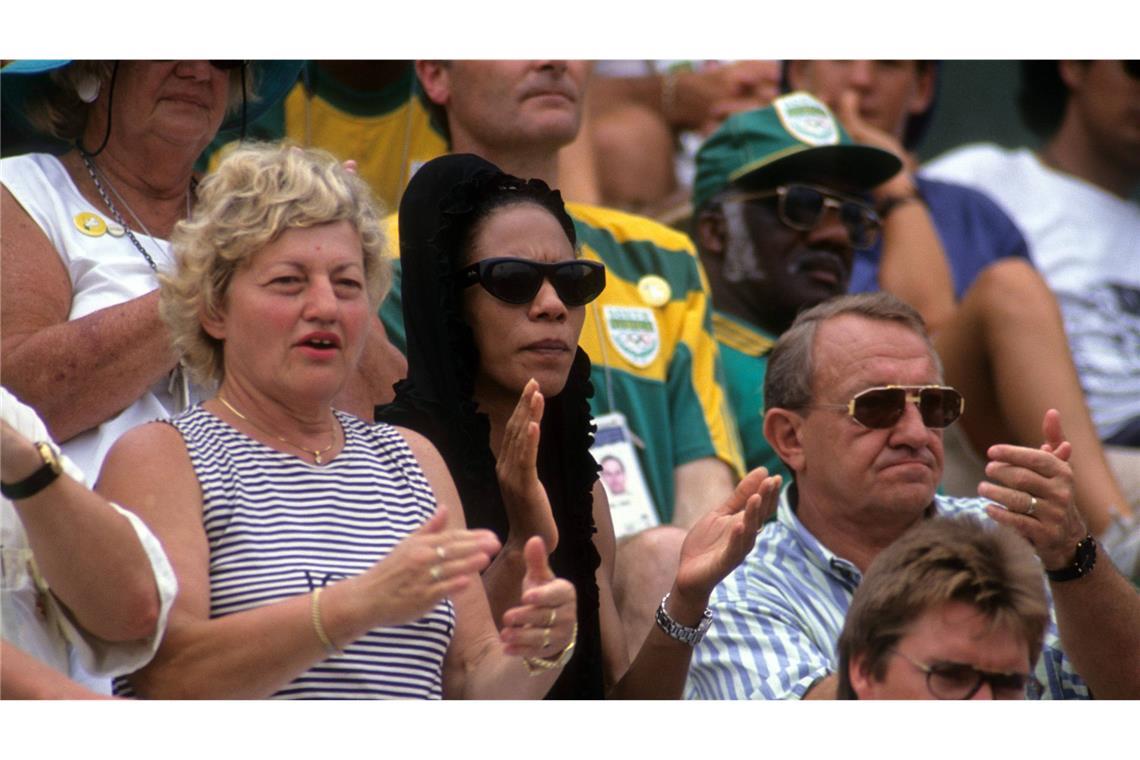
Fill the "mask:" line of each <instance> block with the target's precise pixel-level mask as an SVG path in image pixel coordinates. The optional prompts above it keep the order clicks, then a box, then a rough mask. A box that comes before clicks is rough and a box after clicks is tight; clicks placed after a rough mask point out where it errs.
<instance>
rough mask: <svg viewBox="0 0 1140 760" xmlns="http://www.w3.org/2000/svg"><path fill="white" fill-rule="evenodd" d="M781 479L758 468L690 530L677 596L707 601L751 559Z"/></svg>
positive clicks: (684, 547) (683, 552)
mask: <svg viewBox="0 0 1140 760" xmlns="http://www.w3.org/2000/svg"><path fill="white" fill-rule="evenodd" d="M781 480H782V478H781V477H780V476H779V475H772V476H769V475H768V471H767V470H765V469H764V468H763V467H757V468H756V469H755V470H753V471H752V472H750V473H748V474H747V475H746V476H744V479H743V480H742V481H740V484H739V485H737V486H736V490H735V491H733V494H732V496H730V497H729V498H728V500H727V501H725V503H724V504H722V505H721V506H719V507H717V508H716V509H714V510H712V511H711V512H709V513H708V514H706V515H705V516H704V517H702V518H701V519H700V520H698V521H697V523H696V524H695V525H693V527H692V528H690V529H689V533H688V535H686V536H685V541H684V543H683V544H682V545H681V564H680V566H679V567H678V569H677V580H676V593H677V594H679V595H685V596H688V597H690V598H692V599H707V598H708V595H709V594H711V593H712V590H713V588H714V587H715V586H716V584H718V583H720V581H721V579H723V578H724V577H725V576H726V575H728V574H729V573H730V572H732V570H733V569H734V568H735V567H736V566H737V565H739V564H740V563H741V561H743V559H744V558H745V557H746V556H748V553H749V552H750V551H752V547H753V545H754V544H755V543H756V534H757V533H758V532H759V531H760V528H761V526H762V525H763V524H764V521H765V520H767V519H768V517H770V516H771V515H772V514H773V512H775V510H776V502H777V499H778V498H779V493H780V483H781ZM700 606H701V607H703V606H704V605H703V603H702V604H701V605H700Z"/></svg>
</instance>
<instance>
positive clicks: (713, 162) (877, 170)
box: [693, 92, 902, 210]
mask: <svg viewBox="0 0 1140 760" xmlns="http://www.w3.org/2000/svg"><path fill="white" fill-rule="evenodd" d="M901 168H902V161H900V160H899V158H898V156H896V155H895V154H893V153H891V152H890V151H886V150H881V149H879V148H872V147H871V146H869V145H859V144H857V143H855V142H854V141H853V140H852V139H851V137H850V135H848V134H847V132H845V131H844V130H843V127H842V126H840V124H839V121H838V120H837V119H836V118H835V116H834V115H833V114H832V113H831V111H830V110H828V108H827V106H825V105H824V104H823V103H821V102H819V101H818V100H816V99H815V98H814V97H812V96H811V95H809V94H808V93H806V92H793V93H789V94H787V95H784V96H782V97H779V98H776V99H775V100H774V101H772V105H770V106H768V107H767V108H759V109H756V110H755V111H743V112H741V113H738V114H734V115H732V116H730V117H729V118H727V119H725V121H724V123H723V124H721V125H720V128H719V129H717V131H716V132H714V133H713V134H712V136H710V137H709V139H708V140H706V141H705V142H704V144H703V145H701V148H700V150H698V151H697V176H696V179H695V180H694V181H693V208H694V209H695V210H700V208H701V207H702V206H703V205H704V204H705V203H706V202H708V200H709V199H710V198H712V197H713V196H714V195H716V194H717V193H718V192H720V191H721V190H722V189H724V188H725V187H727V186H728V185H732V186H733V187H736V188H738V189H740V190H745V191H751V190H766V189H770V188H773V187H776V186H778V185H782V184H786V183H788V182H804V183H808V184H829V183H830V184H834V183H839V184H840V185H841V187H837V188H836V189H837V190H845V191H848V192H861V191H864V190H870V189H871V188H873V187H875V186H876V185H879V184H881V183H883V182H885V181H886V180H888V179H890V178H891V177H893V176H894V175H895V174H897V173H898V171H899V169H901Z"/></svg>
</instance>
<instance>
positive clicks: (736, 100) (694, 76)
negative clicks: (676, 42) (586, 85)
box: [584, 61, 780, 223]
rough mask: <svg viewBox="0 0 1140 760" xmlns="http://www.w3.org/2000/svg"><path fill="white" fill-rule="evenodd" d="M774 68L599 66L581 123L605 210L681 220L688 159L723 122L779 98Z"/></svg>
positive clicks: (757, 64) (689, 180) (770, 64)
mask: <svg viewBox="0 0 1140 760" xmlns="http://www.w3.org/2000/svg"><path fill="white" fill-rule="evenodd" d="M779 71H780V69H779V64H778V63H777V62H775V61H599V62H597V63H596V64H595V65H594V81H593V82H592V84H591V87H590V93H589V102H590V106H589V118H588V121H587V124H586V127H587V129H586V130H584V131H588V132H589V133H590V134H591V136H592V139H593V147H594V151H595V163H596V166H597V174H598V184H599V189H600V191H601V198H602V203H604V204H605V205H607V206H611V207H613V208H620V209H622V210H625V211H630V212H632V213H636V214H645V215H647V216H651V217H654V218H657V219H661V220H662V221H665V222H666V223H671V222H672V220H673V219H674V217H676V216H680V215H683V214H684V212H685V209H687V208H688V201H689V195H690V193H691V191H692V185H693V173H694V164H693V157H694V155H695V154H696V152H697V148H698V147H700V144H701V142H702V141H703V140H704V139H705V138H706V137H708V136H709V135H710V134H711V133H712V132H713V131H714V130H715V129H716V128H717V127H718V126H720V123H721V122H722V121H724V119H725V118H727V117H728V116H730V115H732V114H734V113H736V112H738V111H748V110H751V109H753V108H761V107H763V106H766V105H768V103H770V102H771V100H772V98H774V97H776V95H777V94H778V91H777V87H778V84H779Z"/></svg>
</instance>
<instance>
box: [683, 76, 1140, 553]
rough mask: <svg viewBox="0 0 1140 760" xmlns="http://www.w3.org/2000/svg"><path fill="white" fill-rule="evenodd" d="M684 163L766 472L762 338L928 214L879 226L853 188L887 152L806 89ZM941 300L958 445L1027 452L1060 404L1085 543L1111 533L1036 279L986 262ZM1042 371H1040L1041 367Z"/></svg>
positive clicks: (726, 130) (878, 168)
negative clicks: (959, 395) (692, 165)
mask: <svg viewBox="0 0 1140 760" xmlns="http://www.w3.org/2000/svg"><path fill="white" fill-rule="evenodd" d="M697 165H698V174H697V187H696V190H695V193H694V200H695V201H696V202H697V203H698V207H697V216H696V218H695V223H694V233H693V235H694V238H695V240H696V242H697V246H698V249H699V250H700V252H701V258H702V261H703V262H704V265H705V270H706V272H707V273H708V277H709V283H710V287H711V289H712V293H713V304H714V307H715V308H716V309H717V310H718V316H717V321H716V329H717V335H718V339H719V340H720V342H721V345H722V350H723V353H724V356H725V364H726V367H727V369H728V372H727V376H728V385H729V389H730V390H729V393H730V398H731V399H732V400H733V404H734V410H735V412H736V416H737V419H738V423H739V424H740V426H741V430H742V439H743V440H744V442H745V450H746V452H748V455H747V458H746V461H747V462H748V464H749V466H761V465H762V466H772V467H773V468H774V465H771V464H770V463H771V461H772V459H773V454H772V452H771V450H770V449H769V448H768V445H767V443H766V442H765V441H764V440H763V439H762V437H761V436H760V429H761V423H760V410H761V404H762V399H761V397H760V388H759V385H760V382H761V380H760V378H761V377H762V376H763V372H764V363H765V361H766V359H765V356H766V354H767V352H768V350H769V348H770V346H771V343H772V341H773V340H774V339H775V337H777V336H779V335H780V334H781V333H782V332H783V331H784V330H786V329H787V327H788V326H789V325H790V324H791V322H792V320H793V319H794V318H795V316H796V314H797V312H799V311H800V310H801V309H803V308H805V307H808V306H812V305H815V304H816V303H819V302H820V301H822V300H824V299H826V298H828V297H831V296H833V295H835V294H837V293H842V292H845V291H846V289H847V285H848V282H849V278H850V276H851V266H852V263H851V262H852V258H853V251H854V250H856V249H858V248H860V247H866V246H867V245H870V244H871V243H873V242H874V241H875V239H876V238H877V237H878V236H880V235H881V236H882V237H883V238H884V245H883V250H884V251H887V250H888V249H890V250H892V255H896V256H899V257H900V258H896V259H895V261H898V262H900V263H901V262H902V261H903V259H902V258H901V256H903V255H904V252H905V250H906V249H905V248H904V249H902V250H896V249H895V248H894V246H895V245H897V244H898V243H899V241H900V240H901V241H902V242H903V243H904V244H907V243H908V241H913V236H911V235H910V233H909V232H908V231H907V230H906V229H903V231H902V235H901V237H900V234H899V227H898V225H899V224H900V223H902V222H906V225H904V227H905V226H907V225H911V226H921V225H923V224H926V225H927V226H928V227H929V216H928V214H927V213H926V212H925V210H924V208H923V207H922V206H921V205H917V204H908V205H910V206H913V208H911V209H909V210H908V214H909V216H903V215H902V212H901V209H900V211H899V213H898V214H892V215H891V217H890V218H889V219H888V220H887V222H885V223H882V226H880V221H879V219H878V217H877V215H876V214H875V212H874V211H873V210H872V209H871V207H870V204H869V203H868V202H867V201H866V200H865V199H864V198H863V197H862V196H861V193H862V191H864V190H865V189H866V188H868V187H875V186H881V184H882V183H883V182H884V179H883V178H884V177H891V179H890V180H889V181H891V182H893V181H894V178H893V177H894V176H897V175H894V173H896V172H898V171H899V168H900V166H901V162H900V161H899V159H898V158H897V157H895V156H894V155H893V154H891V153H890V152H889V151H883V150H881V149H878V148H875V147H873V146H869V145H857V144H854V143H852V141H851V139H850V137H848V136H847V133H846V131H845V130H844V129H843V128H842V126H841V125H839V124H838V122H837V121H836V120H835V119H834V117H833V116H832V115H831V113H830V111H828V110H827V108H826V106H824V105H823V104H822V103H820V102H819V101H817V100H815V99H814V98H812V97H811V96H810V95H807V94H805V93H793V94H790V95H785V96H782V97H781V98H778V99H777V100H776V101H775V102H774V104H773V106H772V107H770V108H767V109H760V110H758V111H752V112H747V113H744V114H737V115H736V116H733V117H731V118H730V119H729V120H728V121H726V122H725V125H724V126H723V127H722V128H721V129H720V130H718V131H717V132H716V133H715V134H714V135H713V136H712V137H711V138H710V139H709V140H708V142H706V143H705V145H704V146H702V148H701V152H700V153H698V156H697ZM853 193H854V194H855V195H852V194H853ZM833 211H834V213H833ZM910 212H914V213H910ZM931 234H933V233H931ZM888 236H892V237H891V238H890V239H888ZM934 246H935V247H934V248H933V249H925V248H921V246H919V247H916V248H915V249H913V250H915V251H917V253H916V258H918V259H922V258H923V257H925V256H928V255H934V256H937V257H940V258H941V259H942V261H943V266H944V267H945V259H944V258H942V254H941V253H940V251H941V246H940V245H939V244H938V242H937V237H936V236H935V237H934ZM885 261H886V257H885V254H884V262H885ZM884 266H886V264H885V263H884ZM903 290H905V288H903ZM947 293H949V290H947ZM1011 294H1021V296H1022V297H1019V298H1017V299H1014V298H1012V297H1011ZM896 295H900V297H902V296H901V294H898V293H896ZM950 300H951V308H952V311H951V312H950V314H949V318H948V319H947V320H946V321H945V322H944V323H943V326H942V327H941V329H939V330H938V331H937V332H936V333H935V334H934V335H933V339H934V342H935V345H936V346H937V347H938V350H939V353H940V355H941V357H942V360H943V362H944V363H945V367H946V373H947V378H948V380H949V381H950V382H951V383H952V384H953V385H954V386H955V387H958V388H960V389H961V390H962V392H963V394H967V393H968V395H969V398H970V399H971V402H970V403H971V414H969V415H967V416H966V417H965V418H963V424H964V425H965V424H966V423H967V422H968V423H969V424H968V425H966V429H965V430H964V431H963V432H964V433H965V434H966V435H967V438H966V440H964V441H963V444H962V447H969V446H971V445H972V446H973V447H974V448H976V449H977V450H978V451H981V452H984V451H985V450H986V448H987V447H988V446H990V445H992V444H993V443H995V442H997V441H1000V440H1001V439H1000V438H996V436H997V435H998V434H999V433H1000V432H1002V431H1004V430H1006V429H1016V430H1018V431H1020V432H1019V434H1018V436H1017V437H1016V439H1015V440H1016V441H1017V442H1019V443H1021V444H1033V443H1035V442H1036V441H1037V440H1038V439H1039V435H1040V430H1041V418H1042V416H1043V415H1044V413H1045V410H1046V409H1049V408H1051V407H1056V408H1059V409H1060V410H1061V411H1062V413H1063V414H1064V413H1065V412H1066V411H1067V410H1071V411H1072V416H1073V417H1074V418H1076V419H1075V421H1074V423H1073V427H1076V428H1077V429H1078V430H1083V431H1085V435H1084V436H1083V437H1081V440H1082V441H1084V442H1086V443H1087V444H1088V447H1089V448H1091V452H1088V451H1086V452H1084V453H1081V454H1080V455H1078V454H1077V453H1076V451H1074V457H1076V460H1077V461H1076V462H1075V463H1074V464H1075V465H1076V466H1075V467H1074V470H1075V471H1076V472H1077V473H1079V474H1078V476H1077V481H1076V482H1077V504H1078V505H1079V506H1080V508H1081V511H1082V513H1083V514H1084V516H1085V519H1086V520H1088V522H1089V526H1090V528H1091V529H1092V530H1093V533H1094V535H1097V536H1098V537H1105V536H1107V537H1109V538H1111V537H1112V536H1110V535H1108V534H1109V533H1110V531H1109V527H1110V525H1111V524H1112V519H1111V517H1110V510H1109V507H1110V505H1113V504H1121V503H1122V500H1123V495H1122V494H1121V492H1120V488H1119V486H1118V485H1117V483H1116V482H1115V480H1113V478H1112V474H1111V471H1110V470H1109V469H1108V466H1107V464H1106V462H1105V460H1104V456H1103V455H1102V453H1101V451H1100V444H1099V441H1098V440H1097V438H1096V436H1095V433H1094V432H1093V430H1092V425H1091V422H1090V421H1089V419H1088V413H1087V411H1086V410H1085V409H1084V406H1083V402H1082V400H1081V393H1080V387H1079V385H1078V382H1077V378H1076V373H1075V370H1074V369H1073V366H1072V360H1071V358H1070V357H1069V355H1068V349H1067V347H1066V344H1065V338H1064V333H1063V330H1062V327H1061V324H1060V319H1059V316H1058V314H1057V311H1056V308H1055V304H1052V299H1051V296H1050V293H1049V290H1048V288H1047V287H1046V286H1045V284H1044V282H1043V281H1042V280H1041V278H1040V277H1039V276H1038V275H1037V274H1036V273H1035V272H1034V270H1033V268H1032V267H1031V266H1029V265H1028V264H1027V263H1026V262H1025V260H1024V259H1020V258H1013V257H1008V258H1006V259H1003V260H1002V261H1000V262H997V263H994V264H992V265H991V266H989V267H987V268H986V269H985V270H984V271H983V272H982V273H981V274H980V275H979V276H978V277H977V278H976V279H975V282H974V283H973V284H972V285H971V286H970V288H969V289H968V290H967V293H966V297H965V298H964V299H963V300H962V302H961V303H960V304H957V305H955V304H953V302H952V297H950ZM908 303H909V301H908ZM916 308H917V307H916ZM1042 363H1044V364H1045V365H1047V366H1049V367H1051V368H1052V370H1051V371H1050V372H1047V373H1042V372H1040V371H1039V367H1040V366H1041V364H1042ZM1034 417H1035V419H1034ZM1066 419H1067V418H1066ZM951 435H952V438H953V437H955V434H951ZM958 437H961V436H960V434H958ZM1074 448H1075V447H1074ZM983 468H984V462H983V463H982V465H981V466H980V467H979V469H978V474H977V475H976V476H975V477H974V479H973V480H971V481H970V482H969V487H968V490H959V491H957V493H959V494H972V493H974V489H975V487H976V485H977V481H978V479H980V477H981V475H982V473H983V472H984V470H983ZM1110 553H1115V554H1114V558H1115V561H1117V562H1118V563H1119V564H1120V567H1122V569H1125V570H1126V572H1127V573H1128V574H1133V573H1134V572H1136V571H1135V570H1134V569H1133V568H1136V567H1137V564H1138V562H1140V557H1138V556H1137V551H1136V549H1135V548H1132V549H1129V545H1128V544H1127V541H1114V543H1113V544H1112V547H1111V549H1110Z"/></svg>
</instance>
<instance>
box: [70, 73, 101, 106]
mask: <svg viewBox="0 0 1140 760" xmlns="http://www.w3.org/2000/svg"><path fill="white" fill-rule="evenodd" d="M75 94H76V95H78V96H79V99H80V100H82V101H83V102H84V103H94V102H95V98H97V97H99V80H98V79H96V78H95V77H94V76H92V75H91V74H88V75H87V76H85V77H83V78H82V79H80V80H79V82H78V83H77V84H76V85H75Z"/></svg>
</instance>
